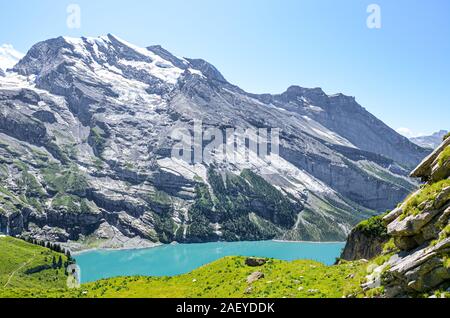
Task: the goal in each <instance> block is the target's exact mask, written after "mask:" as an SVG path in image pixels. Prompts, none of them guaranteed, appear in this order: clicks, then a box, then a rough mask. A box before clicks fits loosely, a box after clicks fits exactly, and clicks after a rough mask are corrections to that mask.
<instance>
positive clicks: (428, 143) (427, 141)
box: [410, 130, 448, 149]
mask: <svg viewBox="0 0 450 318" xmlns="http://www.w3.org/2000/svg"><path fill="white" fill-rule="evenodd" d="M446 134H448V131H447V130H441V131H438V132H436V133H434V134H432V135H431V136H420V137H414V138H410V140H411V141H412V142H413V143H415V144H417V145H419V146H421V147H424V148H431V149H435V148H436V147H437V146H439V145H440V144H441V143H442V138H444V136H445V135H446Z"/></svg>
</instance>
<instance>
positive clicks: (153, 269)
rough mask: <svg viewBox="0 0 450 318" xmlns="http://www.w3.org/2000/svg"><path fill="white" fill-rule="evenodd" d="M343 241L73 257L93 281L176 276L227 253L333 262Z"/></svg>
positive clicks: (177, 247)
mask: <svg viewBox="0 0 450 318" xmlns="http://www.w3.org/2000/svg"><path fill="white" fill-rule="evenodd" d="M344 245H345V243H344V242H292V241H280V240H277V241H276V240H271V241H253V242H249V241H245V242H209V243H192V244H165V245H158V246H155V248H153V247H151V248H137V249H129V248H127V249H91V250H90V251H84V252H82V253H81V254H75V256H74V258H75V259H76V261H77V264H78V265H79V266H80V268H81V271H82V273H83V275H82V277H83V278H82V282H91V281H96V280H99V279H103V278H111V277H117V276H153V277H161V276H177V275H181V274H185V273H188V272H191V271H193V270H195V269H197V268H199V267H201V266H203V265H206V264H209V263H212V262H214V261H216V260H218V259H221V258H223V257H227V256H243V257H262V258H273V259H278V260H284V261H294V260H300V259H305V260H313V261H318V262H320V263H323V264H325V265H332V264H334V262H335V259H336V258H337V257H339V256H340V253H341V251H342V249H343V248H344Z"/></svg>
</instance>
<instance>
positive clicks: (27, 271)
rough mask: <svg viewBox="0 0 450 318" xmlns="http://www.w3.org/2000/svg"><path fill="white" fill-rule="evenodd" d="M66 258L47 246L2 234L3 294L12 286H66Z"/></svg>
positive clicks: (0, 280)
mask: <svg viewBox="0 0 450 318" xmlns="http://www.w3.org/2000/svg"><path fill="white" fill-rule="evenodd" d="M66 261H67V257H66V256H65V255H64V254H61V253H56V252H54V251H52V250H50V249H48V248H45V247H42V246H38V245H33V244H30V243H27V242H25V241H22V240H18V239H15V238H11V237H4V236H2V237H0V297H1V296H2V295H4V294H5V293H7V292H8V291H9V290H12V289H48V288H64V287H65V286H66V280H67V276H66V275H65V266H64V264H65V263H66Z"/></svg>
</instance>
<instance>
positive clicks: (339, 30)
mask: <svg viewBox="0 0 450 318" xmlns="http://www.w3.org/2000/svg"><path fill="white" fill-rule="evenodd" d="M70 3H76V4H79V5H80V8H81V28H80V29H75V30H73V29H69V28H68V27H67V25H66V19H67V14H66V8H67V5H68V4H70ZM371 3H376V4H378V5H379V6H380V8H381V17H382V27H381V29H369V28H367V26H366V19H367V16H368V13H366V9H367V6H368V5H369V4H371ZM107 33H113V34H116V35H118V36H119V37H122V38H124V39H126V40H127V41H129V42H132V43H135V44H137V45H140V46H148V45H152V44H161V45H162V46H164V47H165V48H167V49H168V50H170V51H171V52H173V53H174V54H176V55H181V56H187V57H201V58H204V59H206V60H208V61H210V62H211V63H213V64H214V65H215V66H217V67H218V68H219V70H220V71H221V72H222V73H223V74H224V76H225V77H226V78H227V79H228V80H229V81H231V82H232V83H234V84H237V85H239V86H240V87H242V88H243V89H245V90H247V91H250V92H255V93H263V92H269V93H279V92H282V91H284V90H285V89H286V88H287V87H288V86H290V85H293V84H297V85H301V86H305V87H322V88H323V89H324V90H325V92H327V93H329V94H332V93H337V92H342V93H344V94H348V95H351V96H355V97H356V98H357V100H358V102H359V103H360V104H361V105H363V106H364V107H365V108H367V109H368V110H369V111H370V112H372V113H373V114H375V115H376V116H378V117H379V118H380V119H382V120H383V121H385V122H386V123H387V124H388V125H390V126H391V127H393V128H400V127H406V128H409V129H411V130H412V131H413V132H415V133H431V132H434V131H436V130H438V129H450V120H449V118H450V102H449V95H450V60H449V57H450V1H448V0H368V1H366V0H340V1H338V0H189V1H187V0H164V1H162V0H159V1H151V0H146V1H143V0H141V1H138V0H126V1H124V0H121V1H119V0H117V1H114V0H89V1H87V0H86V1H85V0H71V1H65V0H58V1H56V0H53V1H52V0H40V1H38V0H14V1H13V0H1V2H0V44H2V43H10V44H13V45H14V47H15V48H16V49H18V50H19V51H22V52H26V51H27V50H28V49H29V48H30V46H31V45H32V44H34V43H35V42H38V41H40V40H44V39H47V38H51V37H56V36H59V35H69V36H81V35H84V36H97V35H102V34H107Z"/></svg>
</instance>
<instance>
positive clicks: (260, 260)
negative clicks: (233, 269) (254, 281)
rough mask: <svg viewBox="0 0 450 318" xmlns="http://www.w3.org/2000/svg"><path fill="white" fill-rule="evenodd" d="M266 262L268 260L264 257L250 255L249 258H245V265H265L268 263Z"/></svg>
mask: <svg viewBox="0 0 450 318" xmlns="http://www.w3.org/2000/svg"><path fill="white" fill-rule="evenodd" d="M266 262H267V260H266V259H264V258H254V257H249V258H247V259H245V265H247V266H251V267H258V266H263V265H264V264H266Z"/></svg>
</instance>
